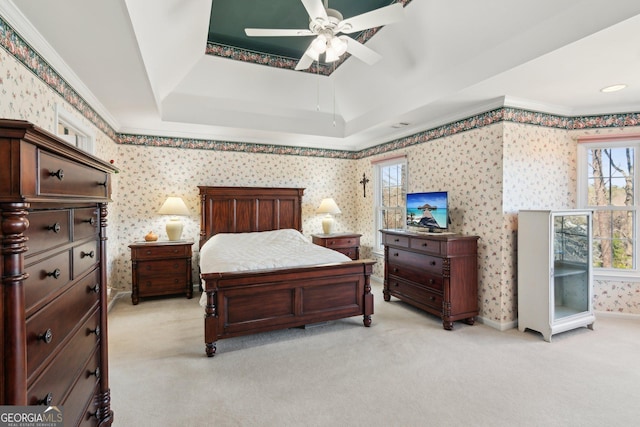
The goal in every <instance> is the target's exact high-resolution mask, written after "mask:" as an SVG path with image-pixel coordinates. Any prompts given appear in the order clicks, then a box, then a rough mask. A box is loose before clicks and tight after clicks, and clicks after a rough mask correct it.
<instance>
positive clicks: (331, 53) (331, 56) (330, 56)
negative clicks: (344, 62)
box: [324, 46, 340, 62]
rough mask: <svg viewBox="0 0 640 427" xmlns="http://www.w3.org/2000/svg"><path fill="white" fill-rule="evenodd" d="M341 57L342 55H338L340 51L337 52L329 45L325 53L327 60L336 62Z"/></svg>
mask: <svg viewBox="0 0 640 427" xmlns="http://www.w3.org/2000/svg"><path fill="white" fill-rule="evenodd" d="M339 58H340V55H338V52H336V50H335V49H334V48H333V47H332V46H329V47H327V51H326V52H325V53H324V60H325V61H326V62H335V61H337V60H338V59H339Z"/></svg>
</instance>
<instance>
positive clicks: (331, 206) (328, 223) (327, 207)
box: [316, 198, 341, 234]
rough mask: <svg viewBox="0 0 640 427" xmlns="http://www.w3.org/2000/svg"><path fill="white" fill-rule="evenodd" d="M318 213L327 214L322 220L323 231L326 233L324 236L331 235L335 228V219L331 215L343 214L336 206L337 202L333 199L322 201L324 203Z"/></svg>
mask: <svg viewBox="0 0 640 427" xmlns="http://www.w3.org/2000/svg"><path fill="white" fill-rule="evenodd" d="M316 213H319V214H326V215H325V217H324V218H323V219H322V231H323V232H324V234H331V229H332V228H333V217H332V216H331V215H335V214H339V213H341V212H340V208H339V207H338V205H337V204H336V202H335V200H333V199H331V198H329V199H322V202H321V203H320V206H319V207H318V210H317V211H316Z"/></svg>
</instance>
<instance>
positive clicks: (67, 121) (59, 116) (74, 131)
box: [56, 105, 94, 154]
mask: <svg viewBox="0 0 640 427" xmlns="http://www.w3.org/2000/svg"><path fill="white" fill-rule="evenodd" d="M56 133H57V134H58V136H59V137H61V138H62V139H64V140H65V141H67V142H68V143H69V144H71V145H75V146H76V147H78V148H80V149H82V150H84V151H86V152H87V153H90V154H94V143H93V141H94V136H93V135H94V134H93V132H92V131H91V129H90V128H88V127H87V126H85V125H84V124H82V121H80V120H79V119H77V118H76V117H75V116H73V115H72V114H71V113H69V112H67V110H65V109H64V108H63V107H62V106H61V105H56Z"/></svg>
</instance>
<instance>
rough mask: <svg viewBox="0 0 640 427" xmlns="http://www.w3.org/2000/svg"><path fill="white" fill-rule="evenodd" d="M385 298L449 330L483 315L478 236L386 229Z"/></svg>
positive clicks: (384, 236) (470, 322)
mask: <svg viewBox="0 0 640 427" xmlns="http://www.w3.org/2000/svg"><path fill="white" fill-rule="evenodd" d="M382 236H383V243H384V245H385V246H384V261H385V263H384V290H383V294H384V299H385V301H389V300H390V299H391V296H394V297H396V298H399V299H401V300H402V301H404V302H407V303H409V304H411V305H413V306H415V307H418V308H421V309H423V310H425V311H427V312H429V313H431V314H435V315H436V316H439V317H440V318H441V319H442V325H443V327H444V329H447V330H451V329H453V322H454V321H456V320H464V321H465V323H468V324H470V325H473V324H474V322H475V316H477V315H478V267H477V265H478V260H477V257H478V256H477V251H478V236H462V235H455V234H422V233H410V232H403V231H392V230H382Z"/></svg>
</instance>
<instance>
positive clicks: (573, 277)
mask: <svg viewBox="0 0 640 427" xmlns="http://www.w3.org/2000/svg"><path fill="white" fill-rule="evenodd" d="M590 225H591V224H590V221H589V216H588V215H556V216H554V218H553V238H554V239H553V240H554V241H553V246H554V251H553V254H554V289H553V304H552V306H553V308H554V311H553V318H554V320H558V319H562V318H565V317H569V316H572V315H574V314H578V313H582V312H585V311H588V310H589V268H590V266H589V249H590V248H589V244H590V243H589V227H590Z"/></svg>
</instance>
